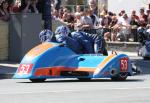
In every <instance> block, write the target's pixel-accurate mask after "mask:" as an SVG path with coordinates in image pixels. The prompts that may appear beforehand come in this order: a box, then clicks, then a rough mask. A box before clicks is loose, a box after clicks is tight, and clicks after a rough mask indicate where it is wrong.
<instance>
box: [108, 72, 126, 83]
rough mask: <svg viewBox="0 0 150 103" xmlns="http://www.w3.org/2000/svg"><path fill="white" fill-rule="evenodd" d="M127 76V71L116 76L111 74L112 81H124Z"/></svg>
mask: <svg viewBox="0 0 150 103" xmlns="http://www.w3.org/2000/svg"><path fill="white" fill-rule="evenodd" d="M127 77H128V73H119V74H117V75H116V76H112V77H111V80H112V81H125V80H126V79H127Z"/></svg>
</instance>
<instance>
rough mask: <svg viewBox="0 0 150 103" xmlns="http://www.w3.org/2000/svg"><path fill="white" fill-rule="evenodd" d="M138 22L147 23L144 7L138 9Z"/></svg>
mask: <svg viewBox="0 0 150 103" xmlns="http://www.w3.org/2000/svg"><path fill="white" fill-rule="evenodd" d="M139 24H140V25H146V24H147V15H146V14H145V10H144V8H141V9H140V16H139Z"/></svg>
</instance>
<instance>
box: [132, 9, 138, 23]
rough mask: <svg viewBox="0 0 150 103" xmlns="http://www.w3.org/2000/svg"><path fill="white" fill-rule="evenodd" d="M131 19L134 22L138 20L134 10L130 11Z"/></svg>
mask: <svg viewBox="0 0 150 103" xmlns="http://www.w3.org/2000/svg"><path fill="white" fill-rule="evenodd" d="M131 17H132V18H133V19H134V20H135V21H138V20H139V17H138V16H137V15H136V11H135V10H133V11H132V13H131Z"/></svg>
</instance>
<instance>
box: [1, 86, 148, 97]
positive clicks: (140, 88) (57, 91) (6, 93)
mask: <svg viewBox="0 0 150 103" xmlns="http://www.w3.org/2000/svg"><path fill="white" fill-rule="evenodd" d="M142 89H146V90H147V89H150V87H127V88H101V89H99V90H142ZM84 91H89V90H56V91H48V90H46V91H32V92H30V91H17V92H16V91H0V95H13V94H36V93H73V92H84Z"/></svg>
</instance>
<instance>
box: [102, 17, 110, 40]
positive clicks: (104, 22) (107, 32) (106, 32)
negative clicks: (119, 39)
mask: <svg viewBox="0 0 150 103" xmlns="http://www.w3.org/2000/svg"><path fill="white" fill-rule="evenodd" d="M111 21H112V19H111V17H109V16H108V15H105V16H104V17H103V18H102V21H101V25H102V27H103V29H102V35H103V36H104V38H105V39H106V40H107V39H108V38H109V36H110V32H111V30H110V28H109V25H110V23H111Z"/></svg>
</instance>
